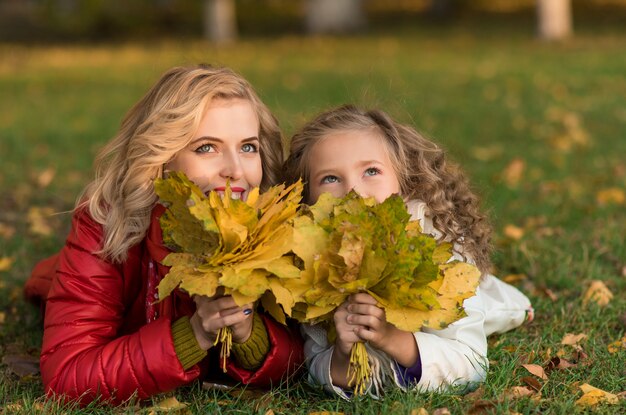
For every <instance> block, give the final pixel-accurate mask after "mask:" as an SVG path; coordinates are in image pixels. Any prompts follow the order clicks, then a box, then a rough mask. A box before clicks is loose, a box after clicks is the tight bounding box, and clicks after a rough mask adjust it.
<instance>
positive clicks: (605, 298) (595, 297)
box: [583, 280, 613, 307]
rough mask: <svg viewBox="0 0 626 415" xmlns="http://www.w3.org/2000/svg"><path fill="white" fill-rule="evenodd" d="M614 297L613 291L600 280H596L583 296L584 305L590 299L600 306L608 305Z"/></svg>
mask: <svg viewBox="0 0 626 415" xmlns="http://www.w3.org/2000/svg"><path fill="white" fill-rule="evenodd" d="M611 299H613V293H612V292H611V290H609V289H608V288H607V286H606V285H604V283H603V282H602V281H600V280H594V281H592V282H591V285H589V288H588V289H587V291H586V292H585V294H584V296H583V305H587V304H588V303H589V302H590V301H593V302H595V303H596V304H598V305H599V306H600V307H603V306H605V305H607V304H608V303H609V302H610V301H611Z"/></svg>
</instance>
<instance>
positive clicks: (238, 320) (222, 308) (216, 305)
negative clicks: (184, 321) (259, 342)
mask: <svg viewBox="0 0 626 415" xmlns="http://www.w3.org/2000/svg"><path fill="white" fill-rule="evenodd" d="M193 300H194V302H195V303H196V312H195V313H194V314H193V316H191V319H190V322H191V327H192V328H193V331H194V334H195V336H196V339H197V340H198V344H199V345H200V347H201V348H203V349H204V350H208V349H209V348H211V347H213V344H214V343H215V339H216V337H217V332H218V331H219V330H220V329H221V328H223V327H230V328H231V330H232V333H233V342H235V343H243V342H245V341H246V340H248V338H249V337H250V334H251V333H252V304H246V305H244V306H243V307H239V306H237V304H236V303H235V300H233V298H232V297H231V296H225V297H217V298H215V297H213V298H209V297H206V296H203V295H196V296H194V297H193Z"/></svg>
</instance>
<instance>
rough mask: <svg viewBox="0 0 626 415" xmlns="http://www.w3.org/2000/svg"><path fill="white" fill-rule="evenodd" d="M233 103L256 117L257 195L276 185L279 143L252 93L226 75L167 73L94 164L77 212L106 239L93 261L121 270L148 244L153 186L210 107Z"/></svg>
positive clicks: (193, 70)
mask: <svg viewBox="0 0 626 415" xmlns="http://www.w3.org/2000/svg"><path fill="white" fill-rule="evenodd" d="M231 98H240V99H246V100H248V101H250V103H251V104H252V106H253V108H254V110H255V112H256V114H257V116H258V119H259V143H260V145H259V147H260V149H259V150H260V155H261V163H262V168H263V179H262V181H261V188H262V189H265V188H267V187H269V186H271V185H273V184H276V183H277V180H278V175H279V171H280V168H281V164H282V160H283V151H282V135H281V132H280V129H279V126H278V122H277V120H276V118H274V116H273V115H272V113H271V112H270V110H269V109H268V108H267V107H266V106H265V104H263V102H261V100H260V98H259V97H258V96H257V94H256V92H255V91H254V90H253V88H252V86H251V85H250V84H249V83H248V82H247V81H246V80H245V79H243V78H242V77H241V76H240V75H239V74H237V73H235V72H233V71H232V70H230V69H228V68H216V67H212V66H209V65H197V66H192V67H176V68H172V69H170V70H169V71H167V72H166V73H165V74H163V76H162V77H161V79H159V81H158V82H157V83H156V84H155V85H154V86H153V87H152V88H151V89H150V90H149V91H148V93H147V94H146V95H145V96H144V97H143V98H142V99H141V100H140V101H139V102H137V103H136V104H135V105H134V106H133V107H132V108H131V109H130V111H129V112H128V113H127V114H126V116H125V118H124V120H123V121H122V124H121V127H120V129H119V131H118V133H117V134H116V135H115V137H113V139H112V140H111V141H110V142H109V143H108V144H107V145H106V146H105V147H104V148H103V149H102V150H101V151H100V152H99V154H98V156H97V157H96V161H95V179H94V181H93V182H91V183H90V184H89V185H87V187H86V188H85V190H84V191H83V193H82V195H81V196H80V197H79V199H78V200H79V201H78V202H77V206H76V209H80V208H86V209H88V211H89V213H90V214H91V216H92V217H93V219H94V220H95V221H96V222H97V223H99V224H101V225H102V226H103V230H104V239H103V241H102V248H101V250H100V251H98V252H97V254H99V255H100V256H101V257H102V258H105V259H107V260H110V261H112V262H116V263H119V262H123V261H124V260H125V259H126V257H127V254H128V250H129V248H130V247H132V246H133V245H135V244H137V243H139V242H140V241H141V240H142V239H143V238H144V237H145V236H146V232H147V229H148V226H149V224H150V216H151V212H152V209H153V207H154V205H155V203H156V202H157V196H156V194H155V192H154V187H153V182H154V179H156V178H157V177H161V176H162V174H163V166H164V165H165V164H166V163H167V162H169V161H170V160H171V159H172V158H173V157H174V156H175V155H176V154H177V153H178V152H179V151H181V150H182V149H184V148H185V147H186V146H187V145H188V144H189V143H190V142H191V140H192V139H193V138H195V137H194V134H195V133H196V132H197V130H198V128H199V125H200V121H201V119H202V117H203V116H204V113H205V111H206V109H207V107H208V105H209V104H210V103H211V101H212V100H213V99H231Z"/></svg>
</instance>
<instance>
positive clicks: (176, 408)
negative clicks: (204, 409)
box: [147, 396, 191, 415]
mask: <svg viewBox="0 0 626 415" xmlns="http://www.w3.org/2000/svg"><path fill="white" fill-rule="evenodd" d="M147 410H148V411H152V412H153V413H154V412H156V413H159V412H167V413H174V414H185V415H186V414H191V411H190V410H189V408H187V404H184V403H182V402H179V401H178V399H176V397H175V396H171V397H169V398H165V399H163V400H162V401H159V402H158V403H157V404H155V405H154V406H151V407H150V408H148V409H147Z"/></svg>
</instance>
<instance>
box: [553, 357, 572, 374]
mask: <svg viewBox="0 0 626 415" xmlns="http://www.w3.org/2000/svg"><path fill="white" fill-rule="evenodd" d="M576 366H577V365H576V364H574V363H571V362H570V361H569V360H566V359H563V358H561V357H558V356H557V357H553V358H552V359H550V361H549V362H548V363H547V364H546V367H545V370H546V371H548V372H550V371H552V370H557V369H569V368H571V367H576Z"/></svg>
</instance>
